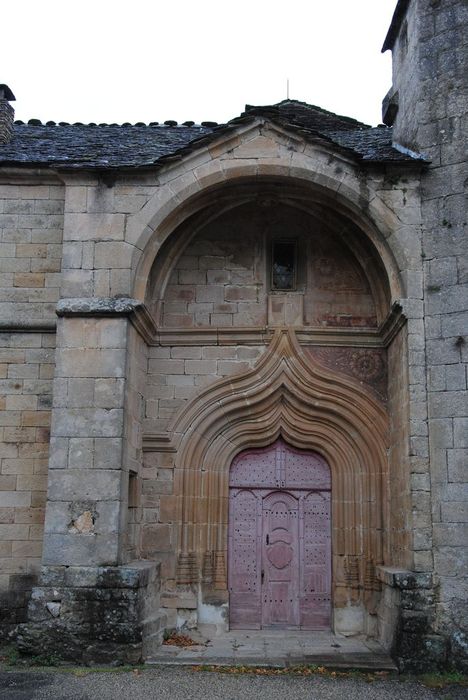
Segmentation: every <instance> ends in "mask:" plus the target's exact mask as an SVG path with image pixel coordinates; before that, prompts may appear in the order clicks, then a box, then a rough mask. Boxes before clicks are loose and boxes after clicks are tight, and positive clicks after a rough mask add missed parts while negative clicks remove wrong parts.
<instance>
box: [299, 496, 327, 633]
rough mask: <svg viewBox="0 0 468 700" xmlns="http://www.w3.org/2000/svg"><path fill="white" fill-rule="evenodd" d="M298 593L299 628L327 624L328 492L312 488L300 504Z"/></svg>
mask: <svg viewBox="0 0 468 700" xmlns="http://www.w3.org/2000/svg"><path fill="white" fill-rule="evenodd" d="M301 506H302V508H301V510H302V516H303V517H302V518H301V530H302V532H301V564H302V576H301V596H300V617H301V627H302V628H303V629H313V630H322V629H329V628H330V624H331V523H330V491H313V492H311V493H308V494H306V495H305V496H304V498H303V499H302V503H301Z"/></svg>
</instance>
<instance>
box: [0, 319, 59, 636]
mask: <svg viewBox="0 0 468 700" xmlns="http://www.w3.org/2000/svg"><path fill="white" fill-rule="evenodd" d="M54 353H55V334H54V333H13V332H10V333H0V374H1V378H0V423H1V425H0V552H1V554H0V609H1V616H2V622H3V625H2V633H3V635H6V634H8V632H9V631H11V630H13V629H14V628H15V625H16V624H17V623H18V622H22V621H24V619H25V615H26V604H27V600H28V597H29V594H30V591H31V587H32V585H33V584H34V582H35V581H36V578H37V574H38V571H39V568H40V562H41V556H42V537H43V529H44V512H45V504H46V495H47V467H48V456H49V426H50V413H51V406H52V378H53V372H54Z"/></svg>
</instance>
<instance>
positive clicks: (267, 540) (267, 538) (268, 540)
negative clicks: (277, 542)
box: [266, 535, 270, 544]
mask: <svg viewBox="0 0 468 700" xmlns="http://www.w3.org/2000/svg"><path fill="white" fill-rule="evenodd" d="M266 543H267V544H270V535H267V536H266Z"/></svg>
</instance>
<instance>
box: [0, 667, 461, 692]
mask: <svg viewBox="0 0 468 700" xmlns="http://www.w3.org/2000/svg"><path fill="white" fill-rule="evenodd" d="M78 673H80V671H78ZM0 698H2V700H43V699H44V700H45V699H47V700H120V699H121V698H122V699H125V700H127V699H128V700H152V698H155V699H156V698H157V700H198V699H203V700H238V699H239V698H242V700H248V699H249V698H252V699H255V700H283V699H284V698H287V700H339V699H341V698H343V699H344V700H406V699H408V700H442V699H443V700H467V698H468V689H466V688H459V687H455V686H452V687H449V688H446V689H444V690H432V689H429V688H425V687H424V686H423V685H421V684H420V683H418V682H413V681H412V682H409V681H399V680H396V679H395V680H392V679H386V680H380V679H379V680H377V681H374V682H367V681H366V680H362V679H356V678H336V679H335V678H330V677H323V676H310V677H300V676H293V675H285V676H255V675H248V674H245V675H239V674H236V675H228V674H223V673H216V672H194V671H192V670H191V669H190V668H187V667H180V666H179V667H167V666H166V667H161V666H160V667H155V668H150V669H143V670H142V671H136V672H133V671H130V672H123V671H120V672H118V671H115V672H105V673H102V672H97V671H96V672H92V673H88V674H86V675H83V676H81V675H77V674H76V673H74V672H67V673H64V672H60V671H55V670H47V671H16V670H15V671H3V672H1V673H0Z"/></svg>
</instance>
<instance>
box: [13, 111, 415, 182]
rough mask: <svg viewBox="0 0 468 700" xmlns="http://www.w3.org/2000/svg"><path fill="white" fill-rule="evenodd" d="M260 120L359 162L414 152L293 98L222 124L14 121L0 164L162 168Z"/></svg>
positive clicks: (379, 130)
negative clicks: (324, 143) (322, 141)
mask: <svg viewBox="0 0 468 700" xmlns="http://www.w3.org/2000/svg"><path fill="white" fill-rule="evenodd" d="M256 117H264V118H266V119H269V120H270V121H272V122H274V123H277V124H278V125H281V126H282V127H283V128H285V129H289V130H294V131H299V132H300V133H301V134H302V135H303V136H304V137H305V138H309V139H314V138H315V139H317V138H321V139H325V140H327V141H329V142H330V143H333V144H334V145H335V146H336V147H338V148H339V149H344V150H345V151H346V152H348V153H349V154H350V155H353V156H354V157H356V158H357V159H358V160H360V161H362V162H372V163H382V164H384V163H414V162H415V160H416V161H417V160H419V157H418V156H415V154H408V153H403V152H401V151H399V150H398V149H396V148H394V147H393V146H392V130H391V129H390V128H387V127H376V128H371V127H370V126H368V125H366V124H363V123H362V122H358V121H356V120H355V119H350V118H349V117H343V116H339V115H336V114H333V113H332V112H328V111H326V110H324V109H321V108H320V107H315V106H314V105H309V104H307V103H305V102H299V101H297V100H283V101H282V102H280V103H278V104H276V105H271V106H267V107H256V106H252V105H247V106H246V109H245V112H243V114H242V115H241V116H240V117H237V118H235V119H233V120H231V121H230V122H228V123H227V124H216V123H214V122H202V124H200V125H198V124H194V123H193V122H185V123H184V124H181V125H178V124H177V123H176V122H173V121H168V122H165V123H164V124H158V123H157V122H154V123H151V124H148V125H146V124H141V123H138V124H134V125H132V124H122V125H119V124H99V125H98V124H65V123H63V122H61V123H59V124H55V123H54V122H47V123H46V124H42V123H41V122H39V121H38V120H35V119H32V120H30V122H28V124H24V123H22V122H15V125H14V133H13V138H12V139H11V141H10V142H9V143H7V144H4V145H0V165H16V166H21V165H23V166H33V165H34V166H43V167H44V166H45V167H47V166H48V167H60V168H73V169H78V168H79V169H94V168H99V169H109V168H141V167H148V166H155V165H163V164H164V163H165V162H167V161H168V160H172V159H174V158H180V157H183V155H185V154H186V153H187V152H189V151H191V150H194V149H196V148H197V147H199V146H201V145H202V143H205V142H207V141H211V140H213V139H214V138H217V137H218V136H220V135H221V134H223V133H226V132H229V131H232V130H234V129H235V128H236V127H237V126H238V125H239V124H242V123H249V122H251V121H253V120H254V119H255V118H256Z"/></svg>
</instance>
